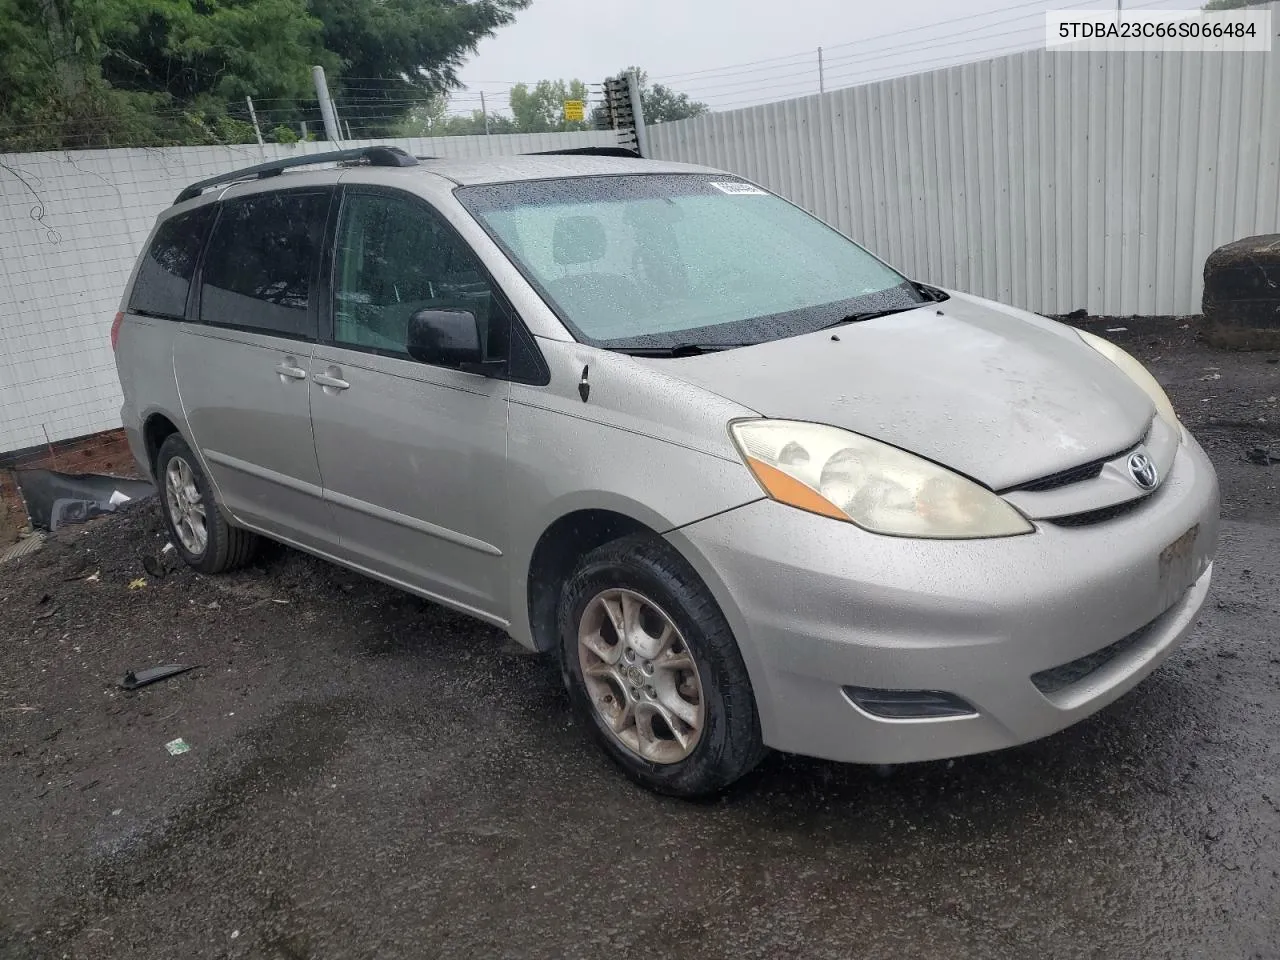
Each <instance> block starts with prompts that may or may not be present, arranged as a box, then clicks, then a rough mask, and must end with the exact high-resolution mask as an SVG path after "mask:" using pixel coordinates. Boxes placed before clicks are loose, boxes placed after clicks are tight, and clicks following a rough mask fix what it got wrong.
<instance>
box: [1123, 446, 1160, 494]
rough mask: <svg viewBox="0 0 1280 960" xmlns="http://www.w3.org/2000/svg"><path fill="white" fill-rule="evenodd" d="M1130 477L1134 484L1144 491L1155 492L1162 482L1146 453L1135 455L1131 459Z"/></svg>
mask: <svg viewBox="0 0 1280 960" xmlns="http://www.w3.org/2000/svg"><path fill="white" fill-rule="evenodd" d="M1129 476H1131V477H1133V482H1134V483H1136V484H1137V485H1138V486H1140V487H1141V488H1142V489H1143V490H1154V489H1155V486H1156V484H1157V483H1159V482H1160V474H1159V473H1157V472H1156V465H1155V464H1154V463H1152V462H1151V458H1150V457H1148V456H1147V455H1146V454H1145V453H1135V454H1134V455H1133V456H1131V457H1130V458H1129Z"/></svg>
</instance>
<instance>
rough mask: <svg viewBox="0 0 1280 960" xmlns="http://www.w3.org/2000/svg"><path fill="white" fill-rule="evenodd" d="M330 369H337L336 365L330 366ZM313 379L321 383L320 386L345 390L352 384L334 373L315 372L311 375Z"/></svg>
mask: <svg viewBox="0 0 1280 960" xmlns="http://www.w3.org/2000/svg"><path fill="white" fill-rule="evenodd" d="M329 369H330V370H334V371H336V370H337V368H336V367H330V368H329ZM311 379H312V380H314V381H315V382H316V383H318V384H320V386H322V387H328V388H329V389H331V390H345V389H347V387H349V386H351V384H349V383H347V381H345V380H343V379H342V378H341V377H339V376H335V375H334V374H333V373H313V374H312V375H311Z"/></svg>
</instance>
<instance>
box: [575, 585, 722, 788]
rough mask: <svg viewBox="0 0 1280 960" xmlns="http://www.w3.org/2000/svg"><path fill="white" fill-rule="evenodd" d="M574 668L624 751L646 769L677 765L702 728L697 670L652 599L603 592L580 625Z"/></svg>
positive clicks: (615, 591) (702, 703)
mask: <svg viewBox="0 0 1280 960" xmlns="http://www.w3.org/2000/svg"><path fill="white" fill-rule="evenodd" d="M578 662H579V665H580V666H581V668H582V678H583V681H584V683H585V684H586V688H587V693H588V695H589V696H590V699H591V703H592V706H593V707H594V708H595V711H596V713H597V715H598V716H599V717H600V718H601V719H602V720H603V721H604V724H605V727H606V729H608V730H609V732H610V733H611V734H612V735H613V737H614V739H616V740H617V741H618V742H619V743H620V744H622V746H624V747H626V748H627V749H628V750H630V751H631V752H632V753H634V754H635V755H637V756H638V757H640V758H642V759H644V760H648V761H650V762H652V763H678V762H679V761H681V760H683V759H684V758H685V757H687V756H689V754H690V753H692V752H693V750H694V748H695V747H697V745H698V741H699V739H700V738H701V736H702V731H703V728H704V727H705V725H706V704H705V701H704V699H703V695H702V679H701V677H700V676H699V675H698V665H697V663H696V662H695V661H694V659H693V655H692V653H691V652H690V651H689V647H688V644H686V643H685V640H684V636H683V635H682V634H681V633H680V630H679V628H678V627H676V625H675V623H673V622H672V620H671V618H670V617H669V616H668V615H667V614H666V613H665V612H664V611H663V610H662V608H661V607H659V606H658V605H657V604H656V603H654V602H653V601H652V600H650V599H648V598H647V597H644V596H642V595H641V594H639V593H636V592H635V591H633V590H625V589H620V588H616V589H609V590H604V591H602V592H600V593H598V594H596V596H595V597H593V598H592V599H591V601H590V602H589V603H588V604H587V605H586V608H585V609H584V610H583V613H582V619H581V621H580V623H579V625H578Z"/></svg>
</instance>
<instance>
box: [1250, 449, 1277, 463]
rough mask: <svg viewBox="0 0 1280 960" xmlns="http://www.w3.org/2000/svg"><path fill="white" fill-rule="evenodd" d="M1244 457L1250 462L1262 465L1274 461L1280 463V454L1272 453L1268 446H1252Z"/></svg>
mask: <svg viewBox="0 0 1280 960" xmlns="http://www.w3.org/2000/svg"><path fill="white" fill-rule="evenodd" d="M1244 458H1245V459H1246V460H1248V461H1249V462H1250V463H1256V464H1258V466H1260V467H1265V466H1268V465H1270V464H1273V463H1280V456H1277V455H1276V454H1274V453H1272V452H1271V451H1270V450H1268V449H1267V448H1266V447H1250V448H1249V450H1248V452H1246V453H1245V455H1244Z"/></svg>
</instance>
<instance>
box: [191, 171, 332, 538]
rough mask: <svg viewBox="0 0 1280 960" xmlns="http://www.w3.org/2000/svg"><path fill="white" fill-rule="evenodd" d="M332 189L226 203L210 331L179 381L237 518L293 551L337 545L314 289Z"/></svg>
mask: <svg viewBox="0 0 1280 960" xmlns="http://www.w3.org/2000/svg"><path fill="white" fill-rule="evenodd" d="M332 195H333V190H332V189H331V188H321V189H316V188H311V189H302V190H291V191H284V192H271V193H258V194H252V195H250V196H246V197H240V198H237V199H232V200H227V201H224V202H223V203H222V204H221V209H220V211H219V214H218V220H217V223H216V224H215V225H214V228H213V233H212V235H211V237H210V239H209V245H208V250H207V252H206V254H205V258H204V262H203V265H202V267H201V271H200V272H201V287H200V294H199V313H198V316H199V319H200V323H199V324H198V325H196V324H188V325H186V326H185V327H184V329H183V332H182V333H181V334H180V335H179V336H178V337H177V338H176V339H175V342H174V357H173V361H174V372H175V375H176V377H177V383H178V391H179V394H180V396H181V398H182V405H183V408H184V409H185V412H186V415H187V422H188V423H189V424H190V426H191V433H192V436H193V438H194V440H195V444H196V446H197V448H198V452H199V455H200V457H201V458H202V460H203V461H204V463H205V466H206V467H207V469H208V472H209V475H210V477H211V478H212V480H213V482H214V484H215V485H216V487H217V489H218V494H219V496H220V499H221V500H222V502H223V504H224V505H225V506H226V508H227V509H228V510H229V511H230V512H231V514H232V515H233V516H235V517H236V518H238V519H240V520H242V521H244V522H246V523H249V524H251V525H253V526H255V527H258V528H259V529H262V530H265V531H267V532H269V533H272V534H274V535H276V536H279V537H281V538H283V539H286V540H291V541H294V542H299V543H308V544H314V545H329V546H332V545H334V544H336V541H337V537H336V535H335V534H334V532H333V529H332V527H333V525H332V518H331V515H330V512H329V508H328V507H327V506H326V504H325V503H324V500H323V489H322V487H321V485H320V467H319V464H318V463H317V462H316V454H315V442H314V439H313V437H312V431H311V409H310V400H309V397H308V392H309V390H310V389H313V388H312V387H311V380H310V377H311V372H312V358H311V353H312V350H313V348H314V346H315V339H316V329H317V315H318V309H317V304H316V302H315V293H314V291H315V285H316V280H317V277H318V271H319V251H320V247H321V237H322V234H323V231H324V223H325V218H326V215H327V212H328V208H329V202H330V200H331V198H332Z"/></svg>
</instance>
